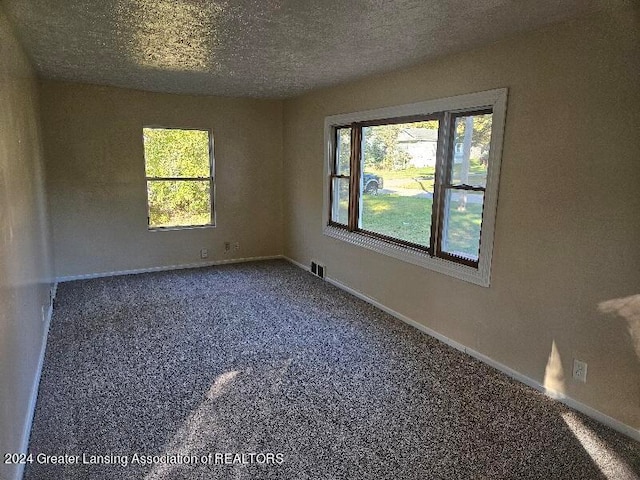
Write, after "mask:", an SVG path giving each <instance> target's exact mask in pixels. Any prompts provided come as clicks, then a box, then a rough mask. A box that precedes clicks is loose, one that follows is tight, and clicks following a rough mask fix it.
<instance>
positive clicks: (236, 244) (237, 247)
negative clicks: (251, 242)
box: [233, 242, 240, 252]
mask: <svg viewBox="0 0 640 480" xmlns="http://www.w3.org/2000/svg"><path fill="white" fill-rule="evenodd" d="M233 249H234V250H235V251H236V252H237V251H238V250H240V242H236V243H234V244H233Z"/></svg>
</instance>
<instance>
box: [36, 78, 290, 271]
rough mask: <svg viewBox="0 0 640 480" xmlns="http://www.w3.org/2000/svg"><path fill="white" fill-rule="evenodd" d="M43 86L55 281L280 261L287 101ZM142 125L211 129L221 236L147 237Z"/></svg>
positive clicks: (207, 231)
mask: <svg viewBox="0 0 640 480" xmlns="http://www.w3.org/2000/svg"><path fill="white" fill-rule="evenodd" d="M41 87H42V89H41V103H42V121H43V132H44V145H45V154H46V157H47V164H46V178H47V190H48V195H49V204H50V205H51V220H52V225H53V239H54V247H53V250H54V258H55V273H56V276H57V277H65V276H74V275H83V274H95V273H103V272H113V271H123V270H132V269H143V268H150V267H159V266H171V265H184V264H193V263H198V262H201V260H200V249H201V248H208V249H209V259H208V261H216V260H228V259H232V258H246V257H256V256H268V255H278V254H281V253H282V209H281V201H282V190H281V189H282V187H281V183H282V180H281V177H282V102H280V101H266V100H251V99H234V98H215V97H193V96H180V95H167V94H158V93H145V92H140V91H134V90H125V89H118V88H111V87H98V86H90V85H76V84H65V83H57V82H50V81H44V82H42V83H41ZM144 125H159V126H167V127H195V128H210V129H212V130H213V135H214V142H215V147H214V155H215V170H216V172H215V173H216V201H217V204H216V216H217V227H216V228H203V229H191V230H179V231H162V232H158V231H155V232H152V231H149V230H148V229H147V220H146V218H147V213H146V208H147V207H146V186H145V180H144V175H145V172H144V156H143V145H142V127H143V126H144ZM225 241H229V242H232V243H235V242H239V243H240V250H239V251H231V252H229V253H227V254H224V253H223V249H224V242H225Z"/></svg>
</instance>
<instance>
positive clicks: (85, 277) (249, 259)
mask: <svg viewBox="0 0 640 480" xmlns="http://www.w3.org/2000/svg"><path fill="white" fill-rule="evenodd" d="M281 258H284V257H283V256H282V255H269V256H263V257H246V258H230V259H224V260H209V261H206V262H197V263H183V264H179V265H160V266H157V267H147V268H136V269H133V270H118V271H115V272H99V273H86V274H81V275H69V276H64V277H57V278H56V281H57V282H71V281H73V280H88V279H91V278H102V277H116V276H118V275H134V274H136V273H149V272H164V271H169V270H183V269H187V268H200V267H211V266H214V265H225V264H229V263H245V262H256V261H260V260H275V259H281Z"/></svg>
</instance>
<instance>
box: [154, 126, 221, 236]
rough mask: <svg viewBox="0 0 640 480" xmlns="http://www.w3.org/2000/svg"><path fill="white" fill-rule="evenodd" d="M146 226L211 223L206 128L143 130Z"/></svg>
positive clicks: (210, 147)
mask: <svg viewBox="0 0 640 480" xmlns="http://www.w3.org/2000/svg"><path fill="white" fill-rule="evenodd" d="M143 141H144V161H145V173H146V182H147V224H148V226H149V229H151V230H158V229H177V228H189V227H204V226H213V225H214V224H215V215H214V205H213V198H214V176H213V171H214V170H213V137H212V135H211V132H210V131H209V130H196V129H180V128H153V127H145V128H144V129H143Z"/></svg>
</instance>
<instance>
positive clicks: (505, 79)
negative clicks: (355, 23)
mask: <svg viewBox="0 0 640 480" xmlns="http://www.w3.org/2000/svg"><path fill="white" fill-rule="evenodd" d="M638 12H639V11H638V9H635V10H626V11H618V12H613V13H609V14H603V15H601V16H598V17H591V18H587V19H581V20H578V21H574V22H571V23H565V24H561V25H556V26H553V27H550V28H547V29H545V30H542V31H538V32H535V33H530V34H526V35H522V36H519V37H516V38H512V39H509V40H507V41H503V42H500V43H497V44H494V45H491V46H488V47H486V48H482V49H478V50H476V51H471V52H467V53H462V54H457V55H453V56H448V57H444V58H441V59H439V60H437V61H433V62H431V63H428V64H426V65H423V66H420V67H417V68H413V69H409V70H405V71H401V72H396V73H393V74H390V75H385V76H380V77H377V78H370V79H366V80H362V81H359V82H356V83H352V84H349V85H345V86H341V87H337V88H330V89H325V90H321V91H318V92H315V93H311V94H308V95H304V96H302V97H299V98H296V99H292V100H288V101H286V102H285V110H284V117H285V126H284V153H285V156H284V159H285V160H284V171H285V172H286V173H287V178H288V179H290V181H288V182H287V183H286V184H285V191H284V206H285V207H284V208H285V210H284V225H285V237H284V240H285V254H286V255H287V256H289V257H291V258H292V259H294V260H296V261H298V262H301V263H303V264H309V261H310V260H311V259H312V258H313V259H315V260H318V261H320V262H324V263H326V265H327V275H328V276H329V277H331V278H333V279H335V280H338V281H339V282H342V283H344V284H346V285H347V286H349V287H351V288H353V289H355V290H357V291H360V292H362V293H363V294H365V295H367V296H369V297H371V298H373V299H375V300H377V301H379V302H380V303H382V304H383V305H386V306H387V307H389V308H391V309H394V310H395V311H397V312H399V313H401V314H404V315H406V316H408V317H410V318H412V319H414V320H416V321H417V322H419V323H421V324H423V325H425V326H427V327H429V328H432V329H434V330H436V331H437V332H439V333H441V334H443V335H445V336H447V337H449V338H451V339H453V340H456V341H458V342H460V343H462V344H464V345H466V346H467V347H470V348H472V349H474V350H476V351H478V352H480V353H483V354H485V355H488V356H489V357H491V358H493V359H494V360H496V361H498V362H501V363H502V364H504V365H507V366H508V367H511V368H512V369H515V370H516V371H518V372H520V373H521V374H524V375H526V376H528V377H530V378H531V379H534V380H536V381H538V382H540V383H541V384H546V385H547V386H548V387H550V388H553V389H555V390H558V391H561V392H563V393H566V394H568V395H569V396H571V397H573V398H574V399H576V400H578V401H580V402H583V403H585V404H587V405H589V406H591V407H593V408H595V409H597V410H599V411H601V412H603V413H605V414H607V415H610V416H611V417H614V418H615V419H617V420H619V421H622V422H624V423H626V424H627V425H629V426H632V427H633V428H636V429H638V428H640V360H639V359H640V300H639V299H640V248H639V245H640V243H639V239H640V195H639V194H638V193H639V191H640V190H639V188H638V185H640V135H638V132H639V131H640V113H639V112H640V88H639V85H640V48H639V47H640V33H639V32H640V22H639V18H638V17H639V14H638ZM498 87H508V88H509V100H508V107H507V121H506V128H505V140H504V153H503V158H502V175H501V183H500V192H499V201H498V210H497V219H496V222H497V226H496V238H495V249H494V258H493V269H492V284H491V287H490V288H483V287H479V286H476V285H473V284H470V283H465V282H463V281H460V280H456V279H454V278H451V277H448V276H445V275H442V274H438V273H435V272H432V271H429V270H426V269H424V268H420V267H417V266H413V265H410V264H407V263H403V262H401V261H397V260H394V259H392V258H389V257H385V256H383V255H380V254H377V253H374V252H372V251H369V250H365V249H362V248H359V247H356V246H353V245H350V244H347V243H344V242H341V241H339V240H335V239H332V238H329V237H326V236H323V234H322V227H323V225H322V204H323V192H322V185H323V120H324V117H325V116H327V115H333V114H338V113H345V112H354V111H360V110H365V109H371V108H377V107H383V106H389V105H399V104H404V103H410V102H416V101H423V100H429V99H435V98H442V97H447V96H452V95H457V94H464V93H471V92H477V91H482V90H487V89H493V88H498ZM634 296H635V297H634ZM616 299H626V300H620V301H618V302H617V303H616V302H613V303H609V304H605V305H604V306H603V307H602V309H604V310H608V313H604V312H601V311H600V310H599V309H600V305H601V304H602V302H607V301H612V300H616ZM633 302H635V303H633ZM625 305H626V306H625ZM552 350H553V351H554V352H555V354H554V355H551V353H552ZM573 358H578V359H581V360H584V361H586V362H588V365H589V370H588V382H587V384H586V385H585V384H580V383H576V382H574V381H573V380H572V379H571V367H572V362H573ZM548 364H549V365H548ZM547 365H548V366H547ZM545 371H546V372H547V374H546V375H545Z"/></svg>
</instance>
